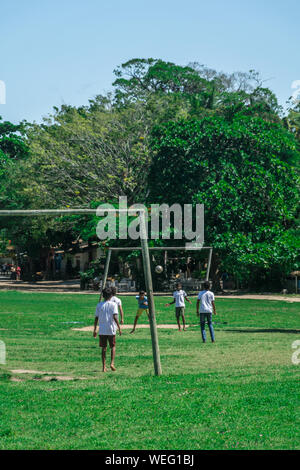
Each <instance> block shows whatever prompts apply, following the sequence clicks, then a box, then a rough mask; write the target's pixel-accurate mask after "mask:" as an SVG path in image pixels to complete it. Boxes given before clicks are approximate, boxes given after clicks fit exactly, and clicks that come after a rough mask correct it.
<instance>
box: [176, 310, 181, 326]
mask: <svg viewBox="0 0 300 470" xmlns="http://www.w3.org/2000/svg"><path fill="white" fill-rule="evenodd" d="M175 316H176V320H177V325H178V330H179V331H181V325H180V310H179V307H175Z"/></svg>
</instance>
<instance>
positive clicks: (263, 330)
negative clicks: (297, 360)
mask: <svg viewBox="0 0 300 470" xmlns="http://www.w3.org/2000/svg"><path fill="white" fill-rule="evenodd" d="M223 331H225V332H230V333H293V334H299V333H300V330H288V329H285V328H253V329H248V330H246V329H240V328H235V329H233V328H232V329H228V328H226V329H223Z"/></svg>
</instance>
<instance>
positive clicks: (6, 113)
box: [0, 0, 300, 122]
mask: <svg viewBox="0 0 300 470" xmlns="http://www.w3.org/2000/svg"><path fill="white" fill-rule="evenodd" d="M299 50H300V1H299V0H227V1H226V0H205V1H203V0H184V1H182V0H181V1H179V0H148V1H144V0H126V1H125V0H114V1H106V0H105V1H104V0H85V1H81V0H26V1H25V0H14V1H8V0H0V59H1V62H0V80H2V81H4V82H5V84H6V104H0V115H2V117H3V118H4V119H6V120H10V121H12V122H17V121H19V120H22V119H27V120H29V121H33V120H36V121H37V122H40V121H41V118H42V116H45V115H47V114H48V113H51V111H52V107H53V106H60V105H61V104H63V103H66V104H72V105H82V104H87V103H88V99H89V98H91V97H93V96H95V95H96V94H99V93H105V92H107V91H109V90H110V89H111V83H112V81H113V78H114V76H113V69H114V68H115V67H116V66H117V65H119V64H121V63H122V62H125V61H127V60H129V59H131V58H136V57H139V58H142V57H143V58H148V57H153V58H161V59H164V60H168V61H172V62H176V63H178V64H181V65H186V64H188V63H189V62H192V61H198V62H199V63H201V64H205V65H207V66H208V67H212V68H215V69H217V70H219V71H221V70H223V71H224V72H233V71H237V70H241V71H248V70H249V69H255V70H257V71H259V72H261V74H262V76H263V78H265V79H268V81H267V82H265V85H266V86H269V87H270V88H271V89H272V90H273V91H275V92H276V94H277V96H278V98H279V100H280V103H281V104H284V103H285V101H286V99H287V98H288V97H289V96H290V95H291V94H292V91H293V90H292V89H291V84H292V82H293V81H295V80H300V61H299V55H300V54H299Z"/></svg>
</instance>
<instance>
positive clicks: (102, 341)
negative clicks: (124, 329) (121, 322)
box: [99, 335, 116, 348]
mask: <svg viewBox="0 0 300 470" xmlns="http://www.w3.org/2000/svg"><path fill="white" fill-rule="evenodd" d="M107 341H108V344H109V347H110V348H113V347H114V346H115V345H116V335H99V346H100V348H106V347H107Z"/></svg>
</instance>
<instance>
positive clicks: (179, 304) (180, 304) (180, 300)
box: [165, 284, 192, 331]
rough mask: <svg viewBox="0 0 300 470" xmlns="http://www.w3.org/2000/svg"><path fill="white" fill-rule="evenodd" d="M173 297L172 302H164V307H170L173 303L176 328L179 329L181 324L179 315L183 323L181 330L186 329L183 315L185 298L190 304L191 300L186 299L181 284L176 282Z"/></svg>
mask: <svg viewBox="0 0 300 470" xmlns="http://www.w3.org/2000/svg"><path fill="white" fill-rule="evenodd" d="M173 297H174V300H173V302H170V303H169V304H165V307H170V305H172V304H174V303H175V315H176V320H177V325H178V330H179V331H181V324H180V317H181V318H182V323H183V331H186V327H185V317H184V311H185V300H186V301H187V302H189V303H190V304H191V303H192V302H191V301H190V300H189V299H188V297H187V294H186V292H185V291H184V290H182V285H181V284H176V290H175V291H174V292H173Z"/></svg>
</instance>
